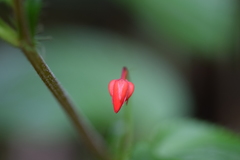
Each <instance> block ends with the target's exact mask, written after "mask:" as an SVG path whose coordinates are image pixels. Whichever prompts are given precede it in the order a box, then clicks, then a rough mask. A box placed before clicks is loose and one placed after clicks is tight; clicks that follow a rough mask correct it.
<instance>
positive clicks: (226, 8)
mask: <svg viewBox="0 0 240 160" xmlns="http://www.w3.org/2000/svg"><path fill="white" fill-rule="evenodd" d="M119 3H120V2H119ZM121 3H125V4H128V8H131V9H132V10H133V11H134V12H133V13H134V14H135V16H136V19H137V20H138V22H139V25H140V26H142V27H144V29H145V31H146V30H147V31H146V32H147V33H148V34H149V35H151V36H152V38H153V39H155V40H157V41H159V39H160V38H163V39H165V41H166V40H167V41H170V42H172V44H177V45H182V46H183V47H187V48H189V49H194V50H198V51H200V53H204V55H203V56H207V57H215V56H219V55H221V54H220V53H224V51H226V50H228V49H229V48H231V46H232V45H233V44H232V41H233V40H234V33H236V32H237V31H236V29H237V28H238V24H237V22H238V17H237V16H236V15H238V14H236V13H237V9H238V8H237V6H238V3H237V1H236V0H181V1H179V0H169V1H168V0H141V1H137V0H130V1H126V0H125V1H123V2H121ZM209 53H218V54H209Z"/></svg>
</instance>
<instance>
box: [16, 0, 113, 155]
mask: <svg viewBox="0 0 240 160" xmlns="http://www.w3.org/2000/svg"><path fill="white" fill-rule="evenodd" d="M13 2H14V4H13V5H14V7H13V8H14V14H15V18H16V24H17V28H18V33H19V39H20V42H21V45H20V48H21V50H22V51H23V53H24V54H25V56H26V57H27V59H28V60H29V62H30V63H31V64H32V66H33V67H34V69H35V70H36V72H37V73H38V75H39V76H40V78H41V79H42V81H43V82H44V83H45V85H46V86H47V87H48V89H49V90H50V91H51V92H52V94H53V95H54V97H55V98H56V99H57V101H58V102H59V103H60V105H61V106H62V108H63V110H64V111H65V113H66V114H67V115H68V116H69V118H70V120H71V121H72V123H73V124H74V125H75V127H76V129H77V131H78V133H79V134H80V135H81V136H82V139H83V140H84V141H85V142H86V144H87V145H88V146H89V148H90V149H91V150H92V151H93V152H94V153H95V155H96V156H97V157H98V158H100V159H103V160H109V159H110V158H109V157H108V154H107V149H106V145H105V142H104V140H103V139H102V137H101V136H100V135H99V134H98V132H97V131H95V130H94V129H93V127H92V126H91V125H90V124H89V123H86V120H84V118H83V116H79V115H78V114H77V112H76V110H75V109H74V108H75V106H74V104H73V103H72V102H71V100H70V99H69V97H68V95H67V93H66V92H65V91H64V89H63V88H62V87H61V85H60V83H59V82H58V80H57V79H56V78H55V76H54V74H53V73H52V72H51V70H50V69H49V67H48V66H47V64H46V63H45V62H44V60H43V58H42V57H41V56H40V55H39V54H38V53H37V51H36V49H35V46H34V43H33V40H32V39H31V38H30V34H29V30H28V24H27V22H26V19H25V15H24V12H23V4H22V3H23V2H22V1H21V0H13Z"/></svg>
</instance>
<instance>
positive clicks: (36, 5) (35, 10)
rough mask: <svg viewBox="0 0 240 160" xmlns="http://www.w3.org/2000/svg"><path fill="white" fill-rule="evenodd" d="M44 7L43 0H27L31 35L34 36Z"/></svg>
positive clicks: (26, 8)
mask: <svg viewBox="0 0 240 160" xmlns="http://www.w3.org/2000/svg"><path fill="white" fill-rule="evenodd" d="M41 8H42V0H26V1H25V10H26V15H27V19H28V24H29V28H30V33H31V36H32V37H34V36H35V34H36V30H37V25H38V20H39V16H40V12H41Z"/></svg>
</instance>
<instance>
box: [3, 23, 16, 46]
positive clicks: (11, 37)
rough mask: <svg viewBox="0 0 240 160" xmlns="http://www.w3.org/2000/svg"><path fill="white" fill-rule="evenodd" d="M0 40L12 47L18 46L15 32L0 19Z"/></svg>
mask: <svg viewBox="0 0 240 160" xmlns="http://www.w3.org/2000/svg"><path fill="white" fill-rule="evenodd" d="M0 38H2V39H3V40H4V41H6V42H8V43H10V44H11V45H13V46H16V47H17V46H19V41H18V35H17V32H16V31H15V30H14V29H12V27H10V26H9V25H8V24H7V23H6V22H4V21H3V20H2V19H0Z"/></svg>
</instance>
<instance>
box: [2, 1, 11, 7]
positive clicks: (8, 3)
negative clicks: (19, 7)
mask: <svg viewBox="0 0 240 160" xmlns="http://www.w3.org/2000/svg"><path fill="white" fill-rule="evenodd" d="M1 2H3V3H6V4H7V5H9V6H12V0H0V3H1Z"/></svg>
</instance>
